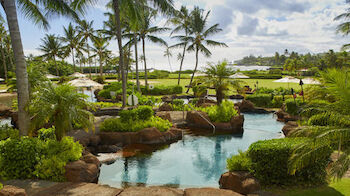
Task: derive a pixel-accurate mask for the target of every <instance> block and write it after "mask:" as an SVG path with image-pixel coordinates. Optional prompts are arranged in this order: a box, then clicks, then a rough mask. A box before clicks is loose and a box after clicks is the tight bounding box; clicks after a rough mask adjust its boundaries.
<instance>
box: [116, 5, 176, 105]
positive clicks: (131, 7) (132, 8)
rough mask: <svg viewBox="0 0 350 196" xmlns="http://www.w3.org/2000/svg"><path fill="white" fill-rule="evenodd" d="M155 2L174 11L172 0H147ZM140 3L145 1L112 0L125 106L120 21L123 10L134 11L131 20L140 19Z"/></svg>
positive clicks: (163, 8)
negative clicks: (138, 8) (137, 6)
mask: <svg viewBox="0 0 350 196" xmlns="http://www.w3.org/2000/svg"><path fill="white" fill-rule="evenodd" d="M147 1H149V2H153V4H154V6H155V7H157V8H159V9H160V10H161V11H162V12H163V13H168V12H171V11H173V9H174V8H173V5H172V2H173V1H172V0H147ZM139 3H144V2H143V1H138V0H136V1H132V0H121V1H118V0H112V8H113V11H114V14H115V20H116V27H117V28H116V30H117V40H118V48H119V69H120V70H121V73H122V83H123V85H122V88H123V106H125V105H126V77H125V73H124V67H123V65H124V58H123V56H124V55H123V43H122V32H121V22H120V12H121V10H128V12H129V13H132V14H131V15H130V16H129V17H130V19H131V20H134V21H135V20H140V16H139V15H138V14H137V13H138V12H137V11H136V9H135V5H139Z"/></svg>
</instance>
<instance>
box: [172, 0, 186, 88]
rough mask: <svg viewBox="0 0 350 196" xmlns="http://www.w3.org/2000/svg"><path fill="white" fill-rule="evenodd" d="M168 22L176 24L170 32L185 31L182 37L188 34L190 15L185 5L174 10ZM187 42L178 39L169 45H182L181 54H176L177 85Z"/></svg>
mask: <svg viewBox="0 0 350 196" xmlns="http://www.w3.org/2000/svg"><path fill="white" fill-rule="evenodd" d="M169 22H171V23H172V24H174V25H176V26H175V28H174V29H173V30H172V32H171V34H173V33H178V32H180V31H184V32H185V35H184V37H187V36H188V34H189V32H190V29H189V27H190V22H191V17H190V12H189V10H188V9H187V8H186V7H185V6H181V8H180V10H179V11H175V13H174V16H173V17H172V18H170V19H169ZM172 38H177V37H176V36H174V37H172ZM188 44H189V41H188V40H183V39H180V43H178V44H175V45H173V46H171V47H183V51H182V54H181V53H180V54H179V55H178V59H180V68H179V78H178V80H177V84H178V85H180V79H181V71H182V65H183V62H184V60H185V53H186V48H187V45H188Z"/></svg>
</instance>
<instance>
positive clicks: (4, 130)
mask: <svg viewBox="0 0 350 196" xmlns="http://www.w3.org/2000/svg"><path fill="white" fill-rule="evenodd" d="M8 138H11V139H17V138H19V131H18V130H17V129H14V128H12V127H10V126H8V125H2V126H0V141H1V140H6V139H8Z"/></svg>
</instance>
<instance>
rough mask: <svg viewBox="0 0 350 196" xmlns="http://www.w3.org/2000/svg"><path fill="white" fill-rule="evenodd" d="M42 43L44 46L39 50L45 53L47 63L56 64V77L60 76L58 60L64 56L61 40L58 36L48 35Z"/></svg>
mask: <svg viewBox="0 0 350 196" xmlns="http://www.w3.org/2000/svg"><path fill="white" fill-rule="evenodd" d="M41 41H42V44H41V45H40V46H39V50H40V51H42V52H43V53H44V54H43V55H42V57H44V58H45V59H46V60H47V61H53V62H54V64H55V68H56V75H57V76H59V71H58V66H57V62H56V58H60V57H62V56H63V47H62V43H61V41H60V39H59V38H58V37H57V36H56V35H53V34H46V35H45V37H44V38H42V39H41Z"/></svg>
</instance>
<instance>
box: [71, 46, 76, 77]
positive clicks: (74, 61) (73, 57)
mask: <svg viewBox="0 0 350 196" xmlns="http://www.w3.org/2000/svg"><path fill="white" fill-rule="evenodd" d="M72 58H73V66H74V72H76V71H77V67H76V66H75V59H74V49H73V48H72Z"/></svg>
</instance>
